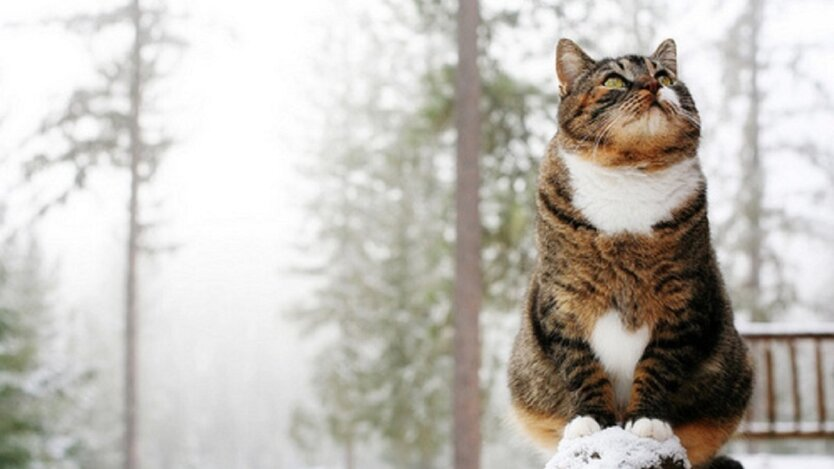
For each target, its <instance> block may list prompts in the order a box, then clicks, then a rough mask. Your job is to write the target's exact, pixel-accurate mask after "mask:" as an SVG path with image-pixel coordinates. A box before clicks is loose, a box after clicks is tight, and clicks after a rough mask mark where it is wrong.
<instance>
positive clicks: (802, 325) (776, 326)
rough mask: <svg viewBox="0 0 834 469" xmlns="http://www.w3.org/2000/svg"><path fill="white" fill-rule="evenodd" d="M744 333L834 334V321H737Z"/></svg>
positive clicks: (738, 326) (739, 329)
mask: <svg viewBox="0 0 834 469" xmlns="http://www.w3.org/2000/svg"><path fill="white" fill-rule="evenodd" d="M736 328H737V329H738V331H739V332H740V333H741V334H742V335H758V334H768V335H794V334H820V335H823V334H834V322H807V321H804V322H745V321H738V322H736Z"/></svg>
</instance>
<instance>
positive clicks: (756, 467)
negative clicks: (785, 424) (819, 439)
mask: <svg viewBox="0 0 834 469" xmlns="http://www.w3.org/2000/svg"><path fill="white" fill-rule="evenodd" d="M732 457H733V459H736V460H738V462H740V463H741V464H742V465H743V466H744V469H831V468H832V467H834V457H832V456H823V455H813V456H806V455H799V454H733V455H732Z"/></svg>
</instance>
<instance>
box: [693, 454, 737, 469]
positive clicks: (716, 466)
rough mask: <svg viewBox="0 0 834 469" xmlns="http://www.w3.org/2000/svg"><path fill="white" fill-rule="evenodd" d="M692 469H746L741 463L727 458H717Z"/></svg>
mask: <svg viewBox="0 0 834 469" xmlns="http://www.w3.org/2000/svg"><path fill="white" fill-rule="evenodd" d="M692 469H744V466H742V465H741V463H740V462H738V461H736V460H735V459H733V458H728V457H727V456H716V457H714V458H712V459H710V460H709V461H707V462H705V463H703V464H700V465H698V466H695V467H693V468H692Z"/></svg>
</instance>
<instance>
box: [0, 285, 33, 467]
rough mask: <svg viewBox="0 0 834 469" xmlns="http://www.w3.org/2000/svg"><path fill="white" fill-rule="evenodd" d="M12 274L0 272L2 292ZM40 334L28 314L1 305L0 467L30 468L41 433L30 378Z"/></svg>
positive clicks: (0, 288)
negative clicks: (37, 337) (28, 318)
mask: <svg viewBox="0 0 834 469" xmlns="http://www.w3.org/2000/svg"><path fill="white" fill-rule="evenodd" d="M7 284H8V271H7V270H4V271H2V272H0V290H5V288H7ZM36 353H37V343H36V334H35V331H34V330H33V328H32V325H31V324H29V322H28V321H27V318H26V316H25V314H24V313H23V312H21V311H19V310H15V309H11V308H9V307H8V306H7V305H0V467H4V468H5V467H8V468H10V469H16V468H21V469H22V468H27V467H29V465H30V464H31V463H32V462H33V460H34V457H35V455H34V449H33V446H34V445H33V441H34V440H35V439H36V438H37V434H38V431H39V430H40V425H39V423H40V422H39V421H38V418H37V413H36V410H35V407H34V403H33V402H32V401H33V399H32V397H31V395H30V390H29V389H28V387H29V382H28V381H29V375H30V374H31V373H32V372H33V371H34V369H35V367H36Z"/></svg>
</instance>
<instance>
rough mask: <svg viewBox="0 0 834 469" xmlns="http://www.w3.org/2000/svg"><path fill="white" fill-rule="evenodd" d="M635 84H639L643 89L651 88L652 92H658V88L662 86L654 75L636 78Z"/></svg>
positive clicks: (638, 86)
mask: <svg viewBox="0 0 834 469" xmlns="http://www.w3.org/2000/svg"><path fill="white" fill-rule="evenodd" d="M634 84H635V85H637V88H638V89H641V90H649V91H651V92H652V94H655V93H657V89H658V88H660V84H659V83H658V82H657V80H656V79H655V78H654V77H651V76H648V75H645V76H642V77H638V78H637V79H636V80H634Z"/></svg>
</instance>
